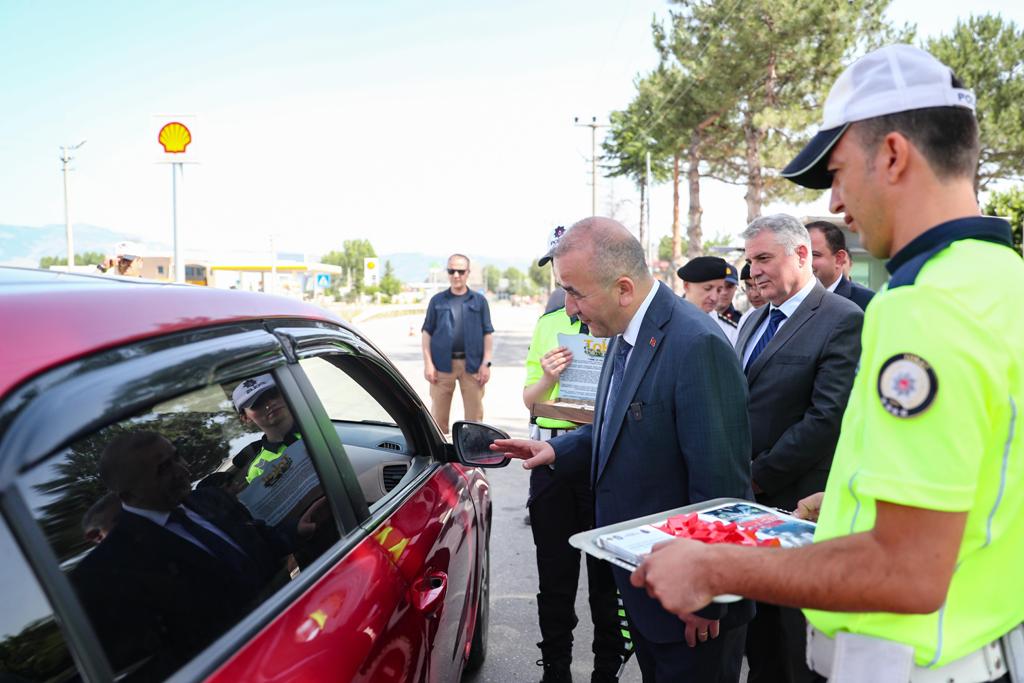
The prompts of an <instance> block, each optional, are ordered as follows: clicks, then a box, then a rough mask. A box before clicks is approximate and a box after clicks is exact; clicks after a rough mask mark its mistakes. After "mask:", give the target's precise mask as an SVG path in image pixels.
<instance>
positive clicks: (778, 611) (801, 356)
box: [736, 214, 864, 683]
mask: <svg viewBox="0 0 1024 683" xmlns="http://www.w3.org/2000/svg"><path fill="white" fill-rule="evenodd" d="M743 237H744V239H745V240H746V252H747V259H748V260H749V262H750V275H751V277H752V278H753V279H754V282H755V283H756V284H757V286H758V288H759V290H760V292H761V294H762V295H764V297H765V298H766V299H767V300H768V303H769V305H768V306H765V307H763V308H762V309H760V310H759V311H758V312H757V313H755V314H754V315H753V317H751V319H750V320H748V321H747V323H746V324H745V325H744V326H743V329H742V330H740V337H739V340H738V341H737V342H736V351H737V354H738V355H739V357H740V359H741V360H742V361H743V367H744V371H745V372H746V375H747V382H748V385H749V391H750V404H749V411H750V431H751V446H752V451H751V452H752V458H753V465H752V473H751V476H752V478H753V487H754V493H755V494H756V495H757V500H758V502H760V503H763V504H765V505H770V506H773V507H779V508H783V509H785V510H795V509H796V505H797V501H799V500H800V499H801V498H804V497H805V496H809V495H811V494H812V493H815V492H817V491H821V490H823V489H824V487H825V482H826V480H827V479H828V473H829V468H830V467H831V465H832V455H833V452H834V451H835V447H836V442H837V441H838V439H839V426H840V423H841V422H842V418H843V411H844V410H845V409H846V401H847V399H848V398H849V395H850V389H851V388H852V386H853V377H854V371H855V368H856V364H857V358H858V357H859V355H860V329H861V325H862V323H863V320H864V314H863V313H862V312H861V310H860V309H859V308H857V306H856V305H854V304H853V302H851V301H848V300H847V299H844V298H842V297H840V296H836V295H834V294H830V293H829V292H827V291H825V288H824V287H822V286H821V284H820V283H818V281H817V280H815V279H814V276H813V275H812V274H811V238H810V236H809V235H808V231H807V230H806V229H805V228H804V226H802V225H801V224H800V222H799V221H798V220H796V219H795V218H793V217H791V216H786V215H783V214H777V215H773V216H762V217H761V218H758V219H756V220H754V222H752V223H751V224H750V226H749V227H748V228H747V229H746V231H745V232H744V233H743ZM804 629H805V627H804V619H803V616H802V614H801V613H800V610H797V609H789V608H779V607H777V606H775V605H768V604H763V603H758V605H757V616H755V617H754V620H753V621H752V622H751V624H750V627H749V629H748V630H747V659H748V661H749V663H750V678H749V679H748V680H749V681H750V683H757V682H759V681H760V682H771V683H786V682H787V681H794V682H795V681H800V682H803V681H813V680H816V678H815V675H814V674H813V673H812V672H811V671H810V670H809V669H808V668H807V665H806V663H805V658H804V647H805V641H806V636H805V634H804Z"/></svg>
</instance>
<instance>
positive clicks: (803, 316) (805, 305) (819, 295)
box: [747, 284, 825, 384]
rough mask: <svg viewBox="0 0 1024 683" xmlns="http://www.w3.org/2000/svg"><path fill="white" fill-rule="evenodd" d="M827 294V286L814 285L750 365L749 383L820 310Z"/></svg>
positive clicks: (751, 382)
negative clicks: (819, 307)
mask: <svg viewBox="0 0 1024 683" xmlns="http://www.w3.org/2000/svg"><path fill="white" fill-rule="evenodd" d="M824 296H825V288H824V287H822V286H821V285H820V284H817V285H814V289H812V290H811V292H810V294H808V295H807V298H805V299H804V300H803V301H802V302H800V305H799V306H797V309H796V310H795V311H793V316H792V317H791V318H789V319H787V320H786V323H785V324H784V325H783V326H782V329H780V330H779V331H778V332H777V333H776V335H775V336H774V337H772V340H771V341H770V342H768V346H766V347H765V348H764V351H762V352H761V355H760V356H758V357H757V360H755V361H754V364H753V365H751V366H750V370H749V371H748V372H747V383H748V384H753V382H754V379H756V378H757V375H758V374H759V373H760V372H761V368H763V367H764V366H765V365H766V364H767V363H768V361H769V360H771V358H772V356H774V355H775V352H776V351H778V350H779V349H781V348H782V347H783V346H784V345H785V343H786V342H787V341H788V340H789V339H790V337H792V336H793V335H794V334H796V333H797V332H798V331H799V330H800V328H801V327H803V325H804V323H806V322H807V321H808V320H810V319H811V317H812V316H813V315H814V313H815V312H816V311H817V310H818V306H820V305H821V300H822V299H823V298H824Z"/></svg>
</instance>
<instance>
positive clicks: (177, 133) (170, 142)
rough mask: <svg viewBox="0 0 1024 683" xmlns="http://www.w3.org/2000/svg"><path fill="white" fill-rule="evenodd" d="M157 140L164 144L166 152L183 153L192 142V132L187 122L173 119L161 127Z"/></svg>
mask: <svg viewBox="0 0 1024 683" xmlns="http://www.w3.org/2000/svg"><path fill="white" fill-rule="evenodd" d="M157 141H158V142H159V143H160V144H161V145H162V146H163V148H164V152H165V153H167V154H182V153H184V152H185V148H186V147H188V145H189V143H190V142H192V133H191V131H189V129H188V126H186V125H185V124H183V123H179V122H177V121H172V122H171V123H168V124H167V125H165V126H164V127H163V128H161V129H160V134H159V135H157Z"/></svg>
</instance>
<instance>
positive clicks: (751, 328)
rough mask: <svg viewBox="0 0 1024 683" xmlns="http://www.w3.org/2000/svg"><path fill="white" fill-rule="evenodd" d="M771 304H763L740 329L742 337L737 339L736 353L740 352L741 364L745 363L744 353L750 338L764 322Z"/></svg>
mask: <svg viewBox="0 0 1024 683" xmlns="http://www.w3.org/2000/svg"><path fill="white" fill-rule="evenodd" d="M769 308H770V306H767V305H765V306H762V307H761V310H760V311H758V312H757V313H754V314H753V315H752V316H751V318H750V320H748V321H747V322H745V323H743V329H742V330H740V338H739V339H737V340H736V353H737V354H739V357H740V364H741V365H742V364H743V354H744V353H745V352H746V350H747V344H748V343H749V342H750V338H751V337H752V336H754V333H755V332H757V328H759V327H761V323H763V322H764V319H765V317H766V316H767V315H768V309H769Z"/></svg>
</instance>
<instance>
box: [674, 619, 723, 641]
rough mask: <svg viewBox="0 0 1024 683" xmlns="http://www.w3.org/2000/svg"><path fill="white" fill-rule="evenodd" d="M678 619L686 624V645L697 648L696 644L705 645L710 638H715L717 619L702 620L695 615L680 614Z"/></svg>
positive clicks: (717, 628) (716, 634)
mask: <svg viewBox="0 0 1024 683" xmlns="http://www.w3.org/2000/svg"><path fill="white" fill-rule="evenodd" d="M679 618H680V619H682V620H683V622H685V623H686V630H685V632H684V635H685V636H686V644H687V645H689V646H690V647H697V643H706V642H707V641H708V639H710V638H717V637H718V632H719V627H718V619H704V618H703V617H698V616H697V615H696V614H680V615H679Z"/></svg>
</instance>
